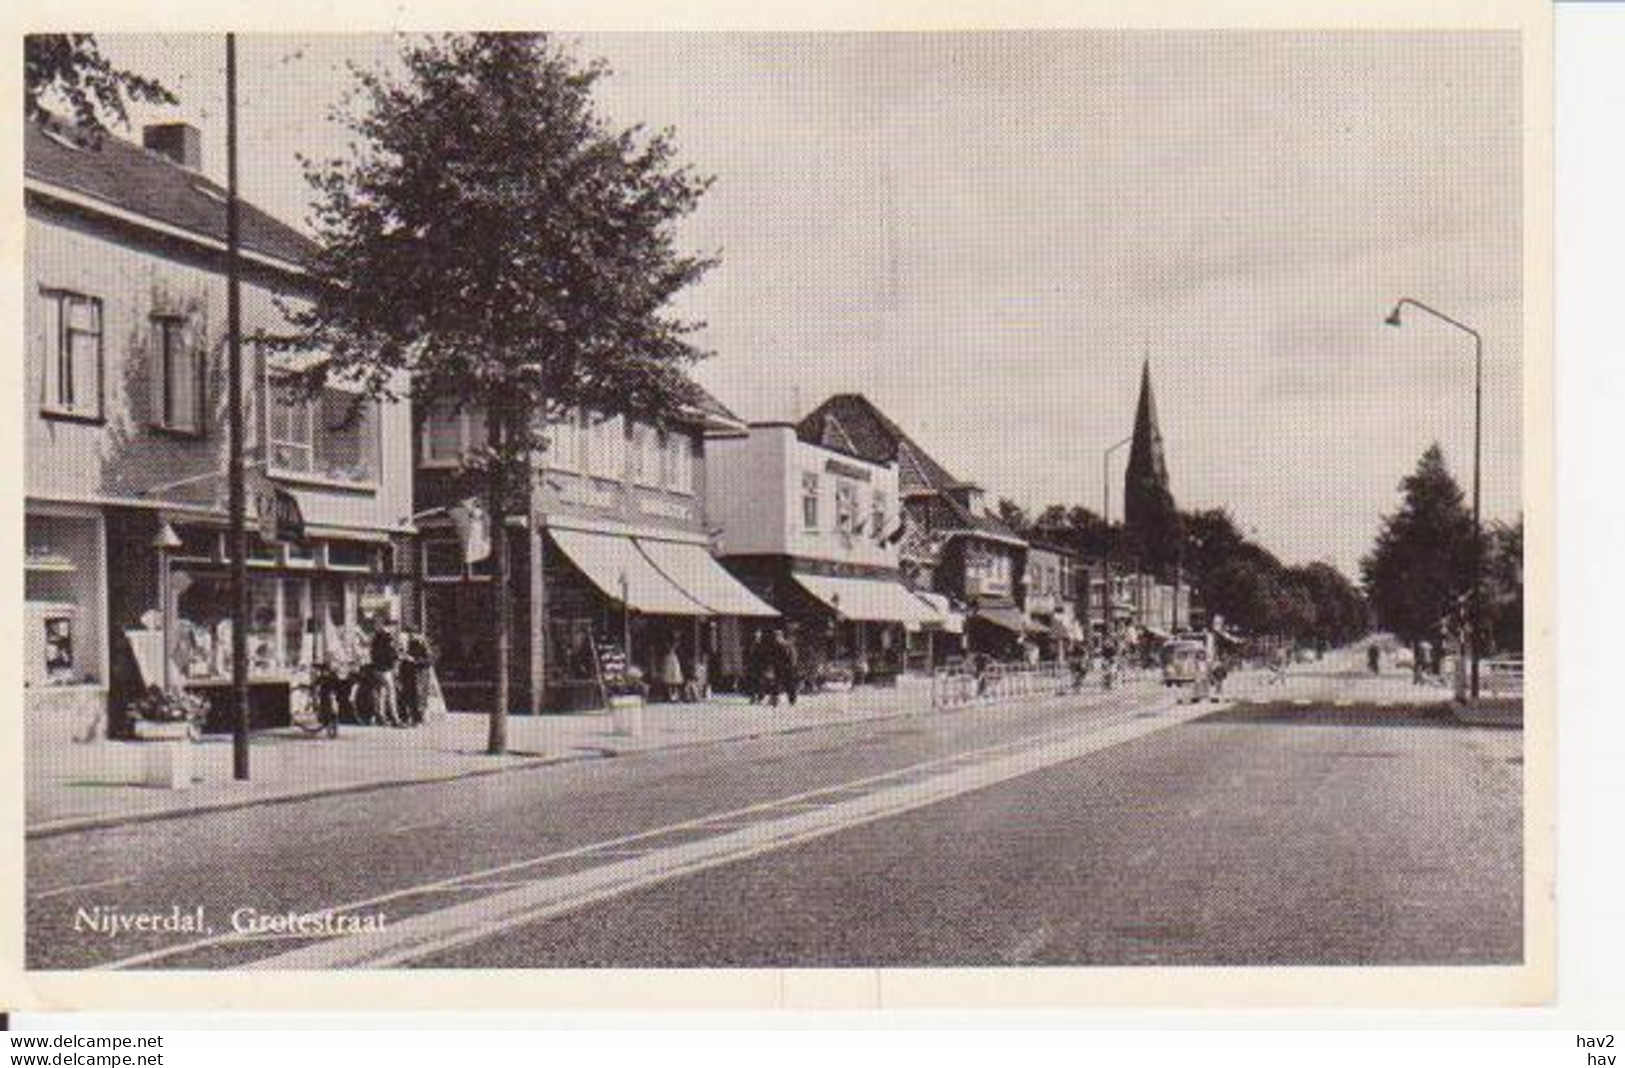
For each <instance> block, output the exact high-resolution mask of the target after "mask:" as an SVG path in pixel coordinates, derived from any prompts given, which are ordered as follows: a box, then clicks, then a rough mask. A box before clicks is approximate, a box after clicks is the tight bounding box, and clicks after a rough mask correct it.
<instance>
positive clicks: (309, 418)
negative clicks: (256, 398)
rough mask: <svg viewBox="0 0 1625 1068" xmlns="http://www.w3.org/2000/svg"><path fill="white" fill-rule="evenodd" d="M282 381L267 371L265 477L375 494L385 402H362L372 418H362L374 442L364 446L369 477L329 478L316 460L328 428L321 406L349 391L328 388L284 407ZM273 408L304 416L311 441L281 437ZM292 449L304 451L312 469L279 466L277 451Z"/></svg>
mask: <svg viewBox="0 0 1625 1068" xmlns="http://www.w3.org/2000/svg"><path fill="white" fill-rule="evenodd" d="M279 377H280V376H278V375H277V373H276V372H275V371H274V370H270V369H268V370H267V372H266V377H265V379H264V382H263V385H262V389H261V393H262V395H263V396H264V397H265V406H266V412H265V459H266V473H267V474H268V475H270V476H271V477H272V478H277V479H282V480H285V481H288V482H302V483H306V484H308V485H318V486H329V487H332V488H334V489H345V490H358V491H376V490H377V489H378V487H379V485H380V484H381V483H382V481H383V465H384V447H383V445H384V443H383V431H384V426H383V423H384V420H383V404H382V402H381V401H379V400H377V399H376V398H370V397H369V398H365V399H364V400H363V403H364V404H366V405H368V406H370V408H371V415H370V416H364V417H363V420H364V422H365V424H366V426H367V427H370V434H369V435H368V436H369V437H371V439H372V440H371V441H370V442H364V443H363V447H364V448H365V449H367V450H368V467H369V470H368V472H367V476H366V477H365V478H360V479H350V478H341V477H339V476H337V475H333V474H329V473H328V472H326V471H323V470H318V469H317V464H316V458H317V455H318V454H319V452H320V442H319V436H320V431H321V427H322V426H324V425H325V423H324V422H323V417H322V404H323V402H324V401H325V400H326V399H327V398H328V397H329V396H333V395H338V396H345V395H347V394H348V392H349V391H347V390H342V389H334V388H333V387H331V386H329V387H327V388H325V389H324V390H323V391H322V393H321V394H320V395H318V396H315V397H304V398H300V399H299V401H298V403H296V404H285V403H283V402H282V401H281V400H280V399H279V398H278V397H277V396H276V393H277V391H278V390H279V389H281V388H282V384H281V383H280V382H278V378H279ZM273 406H275V407H277V408H281V409H283V410H284V411H289V412H292V411H300V412H302V413H303V416H304V423H305V429H306V432H307V433H308V435H309V437H308V440H306V441H303V442H301V441H296V440H294V439H292V438H287V437H278V436H277V434H276V433H275V429H276V427H275V419H276V416H275V414H274V411H273ZM290 448H291V449H302V450H304V451H305V453H306V454H307V457H308V459H307V463H308V465H309V466H308V467H306V468H305V469H303V470H301V469H300V468H297V467H289V466H288V465H286V464H283V463H281V462H279V460H278V457H277V450H278V449H290Z"/></svg>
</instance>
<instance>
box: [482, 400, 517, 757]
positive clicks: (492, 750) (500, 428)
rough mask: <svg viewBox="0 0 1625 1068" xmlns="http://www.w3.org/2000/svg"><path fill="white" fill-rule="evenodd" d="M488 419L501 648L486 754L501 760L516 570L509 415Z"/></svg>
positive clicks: (496, 413) (492, 409) (495, 408)
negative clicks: (509, 511) (511, 517)
mask: <svg viewBox="0 0 1625 1068" xmlns="http://www.w3.org/2000/svg"><path fill="white" fill-rule="evenodd" d="M486 415H487V418H486V438H487V441H488V443H489V444H490V446H491V466H490V471H489V474H488V476H487V478H486V480H485V486H486V505H485V511H486V514H487V517H488V518H489V520H490V524H491V552H492V553H493V554H494V555H493V559H492V563H493V564H494V565H495V566H494V570H495V571H496V575H495V576H494V578H493V579H492V585H493V587H494V588H495V589H494V592H495V598H494V600H495V602H496V603H495V611H496V641H497V648H496V680H495V687H494V689H495V694H494V696H493V698H492V704H491V722H490V731H489V734H488V736H487V741H486V747H485V751H486V752H487V753H489V754H491V755H492V756H500V755H502V754H503V753H506V752H507V751H508V705H509V702H510V699H511V696H512V695H511V692H510V691H511V687H512V678H511V676H512V672H511V670H510V661H511V660H512V659H513V591H512V590H511V589H509V583H510V581H511V580H510V575H509V572H510V571H511V570H512V568H511V566H510V564H509V554H508V523H507V489H508V486H507V482H508V480H507V466H506V461H507V456H506V452H507V449H506V448H505V445H506V442H505V438H506V431H507V425H506V421H507V413H506V412H505V411H504V410H503V409H502V407H501V406H500V405H495V404H493V405H488V406H487V408H486Z"/></svg>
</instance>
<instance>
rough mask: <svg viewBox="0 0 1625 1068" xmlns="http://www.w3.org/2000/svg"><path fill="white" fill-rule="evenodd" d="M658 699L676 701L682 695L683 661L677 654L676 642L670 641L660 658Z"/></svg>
mask: <svg viewBox="0 0 1625 1068" xmlns="http://www.w3.org/2000/svg"><path fill="white" fill-rule="evenodd" d="M657 681H658V682H659V683H660V699H661V700H663V701H668V702H670V701H677V700H680V699H681V698H682V696H683V661H682V659H681V658H679V657H678V655H677V643H676V642H672V643H671V644H670V645H668V646H666V652H665V654H664V655H663V656H661V658H660V675H659V677H658V679H657Z"/></svg>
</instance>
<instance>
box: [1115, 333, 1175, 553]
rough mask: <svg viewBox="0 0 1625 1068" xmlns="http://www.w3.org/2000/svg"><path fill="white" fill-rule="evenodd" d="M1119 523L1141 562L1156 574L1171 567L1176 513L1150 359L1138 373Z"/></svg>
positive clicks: (1147, 359)
mask: <svg viewBox="0 0 1625 1068" xmlns="http://www.w3.org/2000/svg"><path fill="white" fill-rule="evenodd" d="M1123 520H1124V522H1125V523H1126V524H1127V526H1128V528H1129V530H1130V531H1131V532H1132V533H1133V535H1134V540H1135V541H1136V542H1137V543H1138V545H1139V547H1140V551H1141V552H1142V554H1143V555H1144V557H1145V562H1146V563H1147V564H1149V565H1151V566H1152V567H1153V568H1155V569H1157V570H1163V569H1164V567H1163V565H1169V564H1172V563H1173V562H1174V560H1175V558H1176V555H1177V552H1178V545H1179V540H1180V539H1179V513H1178V510H1177V509H1176V507H1175V505H1174V498H1173V494H1172V492H1170V490H1169V488H1168V459H1167V456H1166V454H1165V452H1164V449H1163V442H1162V427H1161V426H1160V425H1159V424H1158V422H1157V398H1156V395H1155V394H1154V393H1153V392H1152V389H1151V358H1150V357H1149V356H1147V357H1146V360H1145V363H1144V365H1143V366H1142V367H1141V370H1140V403H1139V406H1138V407H1137V408H1136V409H1135V412H1134V440H1133V444H1132V445H1130V447H1129V454H1128V468H1127V469H1126V470H1125V471H1124V472H1123Z"/></svg>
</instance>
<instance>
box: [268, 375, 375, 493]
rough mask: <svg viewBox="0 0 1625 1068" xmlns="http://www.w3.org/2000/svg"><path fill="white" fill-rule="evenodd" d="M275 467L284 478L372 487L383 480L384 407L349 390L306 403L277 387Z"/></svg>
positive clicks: (273, 410) (273, 429) (326, 393)
mask: <svg viewBox="0 0 1625 1068" xmlns="http://www.w3.org/2000/svg"><path fill="white" fill-rule="evenodd" d="M271 388H272V403H271V405H270V409H271V410H270V413H269V414H270V420H269V422H270V433H271V467H272V469H273V470H274V471H276V472H278V473H280V474H284V475H294V476H298V475H308V476H312V477H315V478H320V479H326V480H331V481H334V482H346V483H353V484H356V485H368V484H371V483H374V482H376V481H377V477H378V403H377V402H376V401H374V400H370V399H366V398H363V397H360V396H359V395H356V394H352V393H348V392H345V391H343V390H336V389H327V390H323V391H322V392H321V394H320V395H319V396H317V397H315V398H302V397H300V396H298V395H297V394H295V393H294V392H292V391H291V390H290V389H288V388H287V387H282V386H273V387H271Z"/></svg>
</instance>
